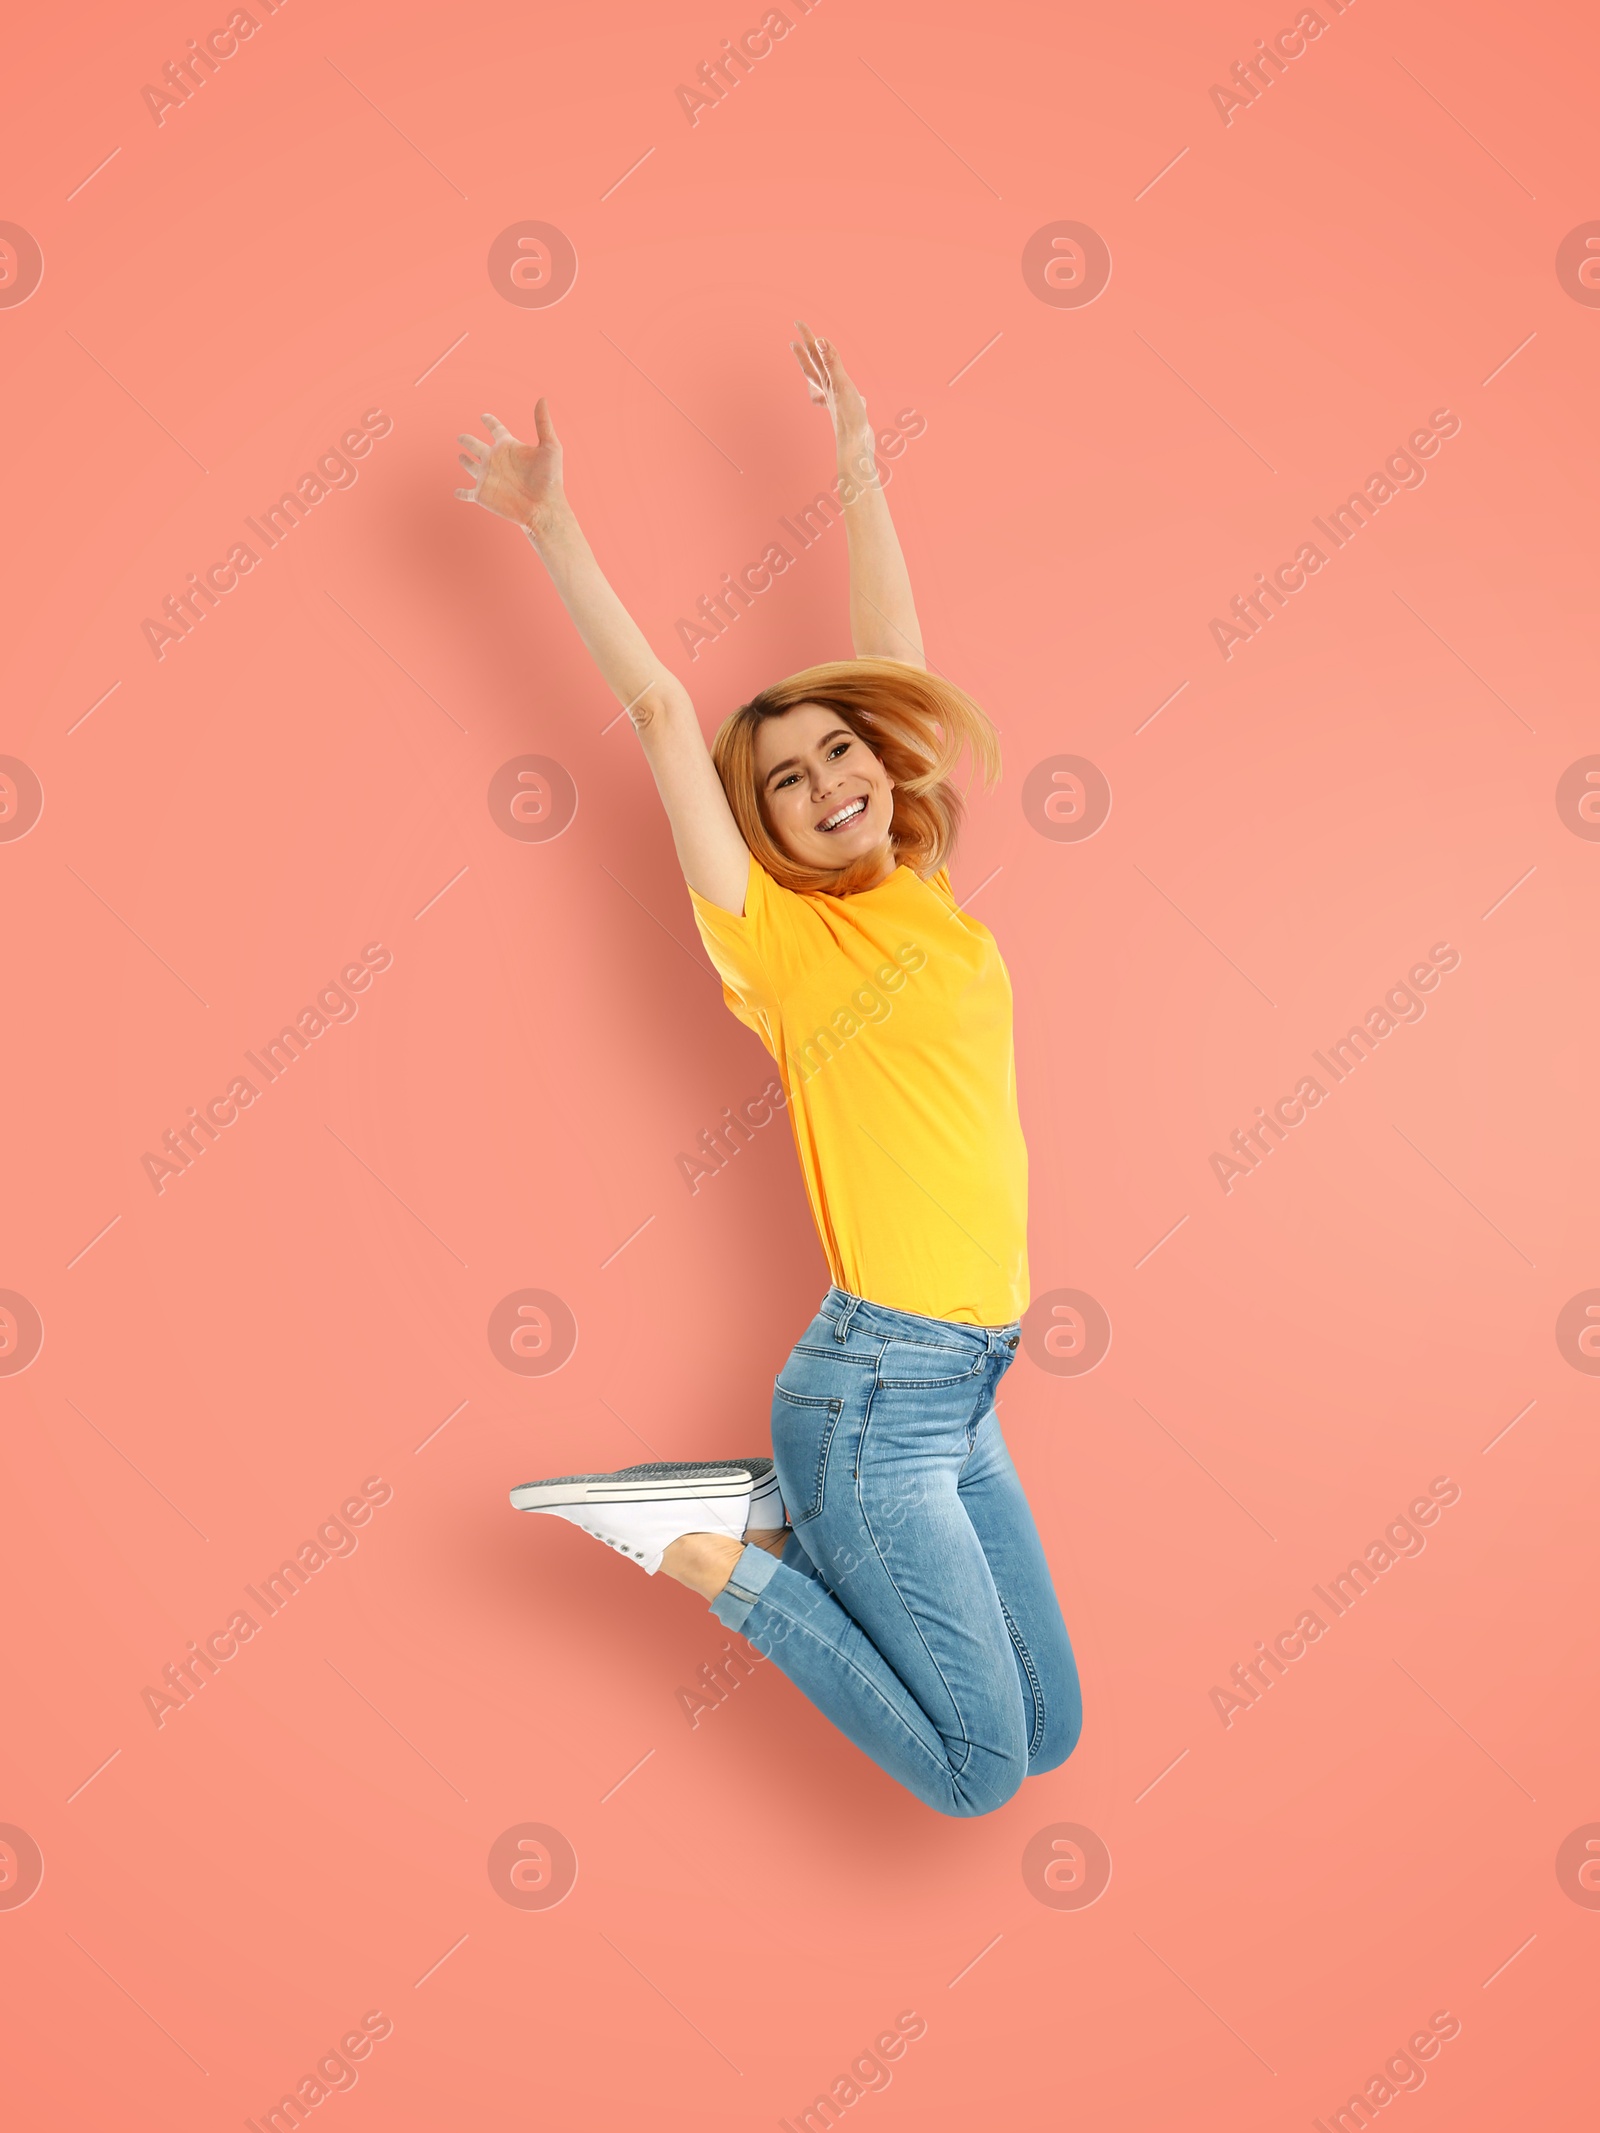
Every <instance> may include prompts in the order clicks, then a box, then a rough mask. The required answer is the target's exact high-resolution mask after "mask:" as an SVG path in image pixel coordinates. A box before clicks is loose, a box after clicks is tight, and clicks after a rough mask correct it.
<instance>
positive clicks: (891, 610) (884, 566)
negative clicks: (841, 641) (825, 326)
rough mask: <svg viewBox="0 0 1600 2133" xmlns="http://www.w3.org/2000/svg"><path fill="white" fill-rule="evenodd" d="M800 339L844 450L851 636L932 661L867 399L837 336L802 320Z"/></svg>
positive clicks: (870, 652)
mask: <svg viewBox="0 0 1600 2133" xmlns="http://www.w3.org/2000/svg"><path fill="white" fill-rule="evenodd" d="M795 324H796V326H797V327H798V328H799V331H800V339H799V340H798V341H791V342H790V343H789V346H790V347H791V348H792V349H793V350H794V352H795V355H796V357H797V359H798V361H799V364H800V368H801V370H802V372H803V373H804V375H805V381H806V389H807V390H808V392H809V393H810V395H811V398H812V400H813V402H814V403H815V404H816V405H818V406H821V407H825V408H826V409H827V410H828V414H829V416H830V418H831V419H832V422H833V437H834V444H835V446H836V448H837V450H838V455H839V501H840V503H841V504H842V505H843V507H844V524H845V538H846V539H847V540H848V542H849V544H850V638H851V642H852V643H853V644H854V646H855V652H856V657H857V658H858V659H898V660H899V661H900V662H901V663H902V664H903V665H905V666H911V667H921V666H926V664H927V662H926V661H925V660H924V658H923V656H922V629H921V625H920V624H919V623H918V621H917V604H916V602H915V600H913V599H912V597H911V573H910V572H909V571H908V570H907V569H906V559H905V557H904V555H903V554H902V553H901V550H900V537H899V535H898V534H897V533H896V532H895V530H894V520H893V519H892V518H891V517H890V516H889V499H888V498H887V497H886V496H885V495H884V493H883V483H882V482H881V480H880V479H879V477H878V472H877V446H876V444H875V442H874V440H873V435H872V424H871V422H870V421H869V420H868V419H867V404H866V402H865V401H864V400H863V399H862V397H861V395H860V393H859V392H858V391H857V390H856V387H855V386H854V384H853V383H852V382H851V379H850V376H849V373H848V372H847V371H846V369H845V367H844V365H843V364H842V363H841V362H840V360H839V351H838V349H837V348H835V347H834V345H833V343H832V341H825V340H823V339H822V338H821V336H820V335H818V334H814V333H813V332H812V331H811V328H810V327H809V326H807V325H804V324H803V323H802V322H801V321H800V320H799V319H796V320H795Z"/></svg>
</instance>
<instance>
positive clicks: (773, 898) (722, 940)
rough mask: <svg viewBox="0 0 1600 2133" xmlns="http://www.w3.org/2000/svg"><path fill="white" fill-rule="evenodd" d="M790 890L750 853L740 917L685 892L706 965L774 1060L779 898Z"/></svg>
mask: <svg viewBox="0 0 1600 2133" xmlns="http://www.w3.org/2000/svg"><path fill="white" fill-rule="evenodd" d="M789 893H790V892H789V891H787V890H784V889H780V888H779V887H778V884H777V883H776V882H775V881H774V880H773V878H772V876H771V875H770V874H769V873H768V872H767V871H766V869H765V868H764V867H763V866H762V865H761V864H760V862H759V861H758V860H757V859H755V858H754V856H752V858H751V861H750V875H749V879H748V881H747V882H746V885H745V894H744V912H743V915H742V916H735V914H734V913H733V912H732V911H724V910H723V909H722V908H721V907H720V906H719V905H717V904H713V903H708V902H707V901H706V899H705V898H704V897H703V896H700V895H698V894H697V893H696V892H695V891H694V890H693V889H691V890H690V891H689V902H690V904H691V905H692V906H693V908H694V922H695V924H696V926H698V928H699V929H700V938H701V940H702V941H703V942H704V943H705V950H706V954H707V955H708V956H709V957H710V958H711V967H712V969H713V970H715V972H716V973H717V976H718V977H719V978H720V979H721V980H722V997H723V1000H724V1001H725V1002H726V1004H727V1006H728V1007H729V1008H730V1009H731V1011H732V1012H733V1013H734V1014H735V1015H737V1016H738V1018H739V1020H740V1021H741V1022H742V1023H744V1025H745V1026H746V1028H747V1029H752V1030H754V1031H755V1033H756V1035H757V1036H758V1037H759V1038H760V1039H761V1041H762V1043H763V1044H764V1045H765V1046H766V1048H767V1050H768V1051H769V1052H770V1053H771V1054H772V1056H773V1058H774V1059H776V1058H777V1057H778V1055H779V1038H778V1030H779V1022H780V1019H781V1017H780V1012H779V969H780V965H781V956H780V945H781V939H782V934H783V920H784V913H783V903H784V900H785V898H786V897H787V896H788V895H789Z"/></svg>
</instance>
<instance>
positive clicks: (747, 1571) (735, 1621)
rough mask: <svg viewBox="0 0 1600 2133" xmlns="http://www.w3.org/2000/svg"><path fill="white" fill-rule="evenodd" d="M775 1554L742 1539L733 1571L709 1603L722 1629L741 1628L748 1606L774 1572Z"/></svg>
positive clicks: (753, 1601) (756, 1598)
mask: <svg viewBox="0 0 1600 2133" xmlns="http://www.w3.org/2000/svg"><path fill="white" fill-rule="evenodd" d="M779 1567H780V1565H779V1562H778V1558H777V1557H776V1556H775V1555H769V1554H768V1552H767V1550H766V1549H765V1548H758V1547H756V1546H755V1544H754V1543H753V1542H750V1541H747V1542H746V1543H745V1550H744V1553H743V1555H741V1556H740V1558H739V1560H738V1561H737V1562H736V1563H735V1564H734V1566H733V1575H732V1577H730V1578H729V1580H728V1582H727V1584H726V1585H724V1586H723V1588H722V1590H721V1591H720V1592H719V1593H718V1594H717V1597H716V1598H715V1599H714V1600H713V1601H712V1603H711V1612H712V1613H713V1614H714V1615H715V1616H716V1618H717V1620H718V1621H719V1622H720V1623H721V1624H722V1626H723V1628H724V1629H741V1630H742V1629H743V1628H744V1625H745V1620H746V1617H747V1616H748V1615H749V1613H750V1610H751V1608H752V1607H754V1605H755V1604H756V1602H757V1600H759V1599H760V1597H761V1595H762V1594H763V1593H764V1592H765V1591H766V1589H767V1587H768V1585H769V1584H770V1583H771V1582H772V1579H773V1578H774V1577H775V1576H776V1575H777V1572H778V1569H779Z"/></svg>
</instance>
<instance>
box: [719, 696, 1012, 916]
mask: <svg viewBox="0 0 1600 2133" xmlns="http://www.w3.org/2000/svg"><path fill="white" fill-rule="evenodd" d="M802 704H818V705H820V706H821V707H822V708H823V709H824V710H827V711H832V712H835V713H836V714H837V715H838V717H839V718H841V719H842V720H843V721H844V723H845V724H846V725H847V726H848V727H849V728H850V729H851V731H852V732H853V733H855V734H857V735H858V736H859V737H860V738H861V739H862V740H863V741H865V742H866V744H867V746H868V747H869V748H870V749H871V750H872V752H873V754H874V755H875V756H876V757H877V758H878V760H879V762H880V763H882V765H883V767H884V769H885V770H886V771H887V772H888V773H889V776H890V778H891V779H892V780H893V782H894V815H893V818H892V820H891V822H890V825H889V840H890V844H891V846H892V847H893V851H894V857H895V861H896V864H899V865H905V866H909V867H910V868H911V869H912V870H913V871H914V872H915V873H917V874H919V875H921V876H922V877H923V878H924V879H926V878H927V877H928V876H929V875H931V874H937V873H938V871H939V869H940V868H941V867H942V866H943V865H944V864H945V863H946V861H947V860H948V858H949V856H950V853H951V851H952V849H953V848H954V845H955V841H956V835H957V832H958V831H959V830H960V828H961V822H962V817H963V815H964V813H965V803H964V799H963V795H962V794H961V792H959V791H958V790H957V788H956V786H955V783H954V772H955V769H956V766H957V764H958V763H959V762H960V760H961V757H962V756H963V754H965V755H968V756H970V758H971V761H972V765H973V768H974V769H975V770H977V771H978V772H979V773H981V775H982V778H983V782H984V784H985V786H991V785H993V784H994V782H995V780H996V779H997V778H998V777H999V775H1000V742H999V738H998V736H997V735H996V733H995V730H994V727H993V726H992V725H991V724H990V723H989V720H988V718H987V716H986V715H985V713H984V712H983V711H981V710H980V709H979V707H978V706H977V705H976V704H975V703H974V702H973V700H972V698H971V697H970V696H968V695H967V694H966V692H965V691H964V690H962V689H958V688H957V687H956V685H955V683H954V682H950V681H944V680H942V679H941V678H940V677H939V676H938V675H937V674H929V673H927V672H925V671H924V670H923V669H922V668H921V667H911V666H906V665H904V664H903V663H902V662H901V661H899V660H896V659H834V660H830V661H828V662H827V664H826V665H823V666H817V667H807V668H806V669H805V671H804V672H803V673H800V674H791V675H790V676H789V679H788V680H787V681H778V682H774V683H773V684H772V686H771V688H768V689H763V690H762V691H761V693H760V694H759V695H758V696H753V697H752V698H751V699H750V701H749V703H747V704H741V705H740V706H739V709H738V710H737V711H735V712H734V713H733V714H732V716H731V717H729V718H727V719H724V721H723V723H722V726H721V728H720V729H719V731H718V733H717V737H716V739H715V740H714V741H713V742H712V744H711V759H712V761H713V762H714V763H715V764H716V766H717V775H718V777H719V778H721V780H722V789H723V791H724V792H725V793H726V794H727V796H728V805H729V807H730V808H731V809H732V810H733V819H734V821H735V822H736V823H737V824H738V825H739V833H740V835H741V836H742V837H743V838H744V841H745V843H746V844H747V845H748V846H749V848H750V850H751V852H752V853H753V854H754V856H755V858H756V860H757V861H758V863H759V864H760V865H761V866H762V867H763V868H764V869H765V870H766V872H767V873H769V874H770V875H771V876H772V878H773V880H774V881H775V882H777V883H778V885H779V887H780V888H784V889H793V890H796V891H798V892H799V893H800V894H801V895H807V894H811V895H814V894H816V893H818V892H819V891H820V892H821V893H823V894H825V895H828V896H849V895H852V894H853V893H854V892H855V891H857V890H859V889H865V888H870V887H871V886H872V885H873V883H874V881H875V880H876V878H877V862H876V860H874V859H872V858H870V857H869V858H865V859H861V860H858V861H857V862H856V864H855V865H854V866H853V867H845V868H833V869H828V868H822V867H808V866H802V865H801V864H800V863H799V862H798V861H796V860H794V859H791V858H790V856H789V854H788V853H787V852H785V851H784V849H783V847H782V846H781V845H780V844H779V843H778V840H777V838H776V837H775V836H774V835H773V833H772V830H771V827H770V826H769V824H768V822H767V818H766V813H765V810H764V808H763V807H762V804H761V789H760V780H759V778H758V777H757V775H756V749H755V740H756V729H757V728H758V727H759V726H760V725H761V724H762V722H763V721H764V720H766V719H769V718H781V717H782V716H783V714H784V712H786V711H794V710H798V709H799V707H800V705H802Z"/></svg>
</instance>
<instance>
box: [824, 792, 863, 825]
mask: <svg viewBox="0 0 1600 2133" xmlns="http://www.w3.org/2000/svg"><path fill="white" fill-rule="evenodd" d="M866 811H867V796H866V794H865V793H861V794H859V795H858V796H857V797H856V798H855V799H854V800H847V801H846V802H845V804H844V806H843V807H838V808H835V809H834V811H833V813H832V814H831V815H829V816H827V817H826V818H825V819H824V820H823V821H821V822H819V823H818V824H817V828H818V829H819V830H823V831H825V832H826V833H827V834H828V835H829V836H831V835H832V834H833V832H834V831H835V830H838V829H844V828H845V827H846V826H847V825H848V824H850V823H852V822H854V821H855V820H856V819H857V818H858V817H859V816H861V815H864V814H865V813H866Z"/></svg>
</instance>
